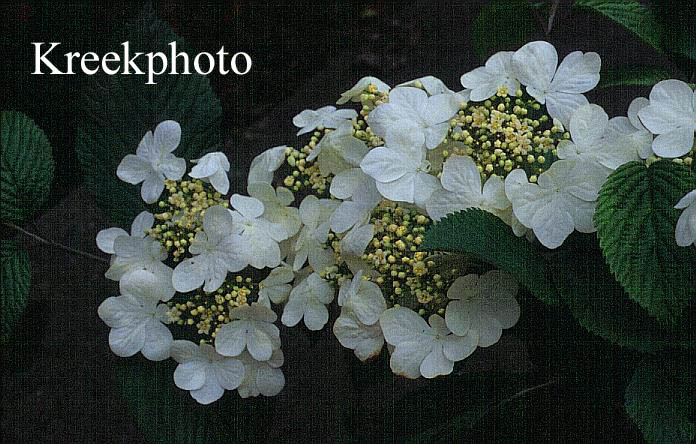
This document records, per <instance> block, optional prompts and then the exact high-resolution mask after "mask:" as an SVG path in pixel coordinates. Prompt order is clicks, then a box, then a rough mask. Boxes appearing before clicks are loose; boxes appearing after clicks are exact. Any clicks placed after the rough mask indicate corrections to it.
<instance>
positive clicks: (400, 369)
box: [387, 310, 432, 379]
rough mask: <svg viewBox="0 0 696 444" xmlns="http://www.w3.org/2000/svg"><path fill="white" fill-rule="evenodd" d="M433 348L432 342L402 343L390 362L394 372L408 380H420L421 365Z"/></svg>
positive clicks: (395, 350) (397, 347)
mask: <svg viewBox="0 0 696 444" xmlns="http://www.w3.org/2000/svg"><path fill="white" fill-rule="evenodd" d="M387 311H388V310H387ZM421 319H422V318H421ZM423 322H425V321H423ZM431 347H432V343H430V342H426V343H423V342H415V341H414V342H412V341H408V342H400V343H399V344H398V345H397V346H396V348H395V349H394V353H392V355H391V359H390V360H389V365H390V367H391V369H392V371H393V372H394V373H395V374H397V375H400V376H405V377H407V378H411V379H415V378H418V377H419V376H420V375H421V363H422V362H423V360H424V359H425V357H426V356H427V355H428V354H429V353H430V348H431Z"/></svg>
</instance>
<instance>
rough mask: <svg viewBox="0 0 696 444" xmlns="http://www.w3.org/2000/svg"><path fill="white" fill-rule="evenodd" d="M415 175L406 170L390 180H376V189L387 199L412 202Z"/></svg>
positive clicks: (414, 192) (414, 191)
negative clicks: (398, 176) (401, 174)
mask: <svg viewBox="0 0 696 444" xmlns="http://www.w3.org/2000/svg"><path fill="white" fill-rule="evenodd" d="M416 176H417V174H416V173H413V172H408V173H406V174H404V175H403V176H401V177H400V178H398V179H396V180H394V181H391V182H377V190H378V191H379V192H380V194H381V195H382V196H384V197H386V198H387V199H389V200H393V201H396V202H408V203H413V202H414V199H415V194H416V179H417V177H416ZM435 180H437V178H435Z"/></svg>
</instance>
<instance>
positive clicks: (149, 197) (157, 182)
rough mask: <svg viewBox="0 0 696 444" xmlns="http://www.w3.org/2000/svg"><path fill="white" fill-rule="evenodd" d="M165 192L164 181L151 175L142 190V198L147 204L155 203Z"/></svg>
mask: <svg viewBox="0 0 696 444" xmlns="http://www.w3.org/2000/svg"><path fill="white" fill-rule="evenodd" d="M163 190H164V180H163V179H161V178H159V177H158V176H155V175H152V174H151V175H149V176H148V177H147V179H145V182H143V185H142V186H141V188H140V196H141V197H142V198H143V200H144V201H145V203H149V204H152V203H155V202H157V199H159V197H160V195H161V194H162V191H163Z"/></svg>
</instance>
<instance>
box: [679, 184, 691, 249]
mask: <svg viewBox="0 0 696 444" xmlns="http://www.w3.org/2000/svg"><path fill="white" fill-rule="evenodd" d="M695 191H696V190H695ZM690 194H694V191H692V192H691V193H690ZM687 196H688V195H687ZM682 200H683V199H682ZM674 238H675V240H676V242H677V245H679V246H680V247H688V246H689V245H691V244H693V243H696V205H694V204H691V206H690V207H689V208H687V209H686V210H684V212H683V213H682V214H681V215H680V216H679V219H678V220H677V226H676V229H675V230H674Z"/></svg>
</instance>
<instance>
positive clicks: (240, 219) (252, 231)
mask: <svg viewBox="0 0 696 444" xmlns="http://www.w3.org/2000/svg"><path fill="white" fill-rule="evenodd" d="M230 203H231V204H232V208H234V209H235V210H236V211H233V212H232V217H233V219H234V221H235V223H236V224H237V225H238V226H240V227H241V233H240V234H241V236H242V239H243V242H244V243H245V244H246V248H247V253H248V254H247V262H248V263H249V264H250V265H251V266H252V267H254V268H258V269H261V268H265V267H269V268H273V267H277V266H278V265H279V264H280V247H279V246H278V242H281V241H283V240H285V239H287V238H288V233H287V230H286V227H285V226H283V225H281V224H278V223H273V222H271V221H269V220H267V219H265V218H264V217H262V216H263V214H264V211H265V208H264V205H263V202H261V201H260V200H258V199H255V198H253V197H247V196H242V195H240V194H233V195H232V197H231V198H230Z"/></svg>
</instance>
